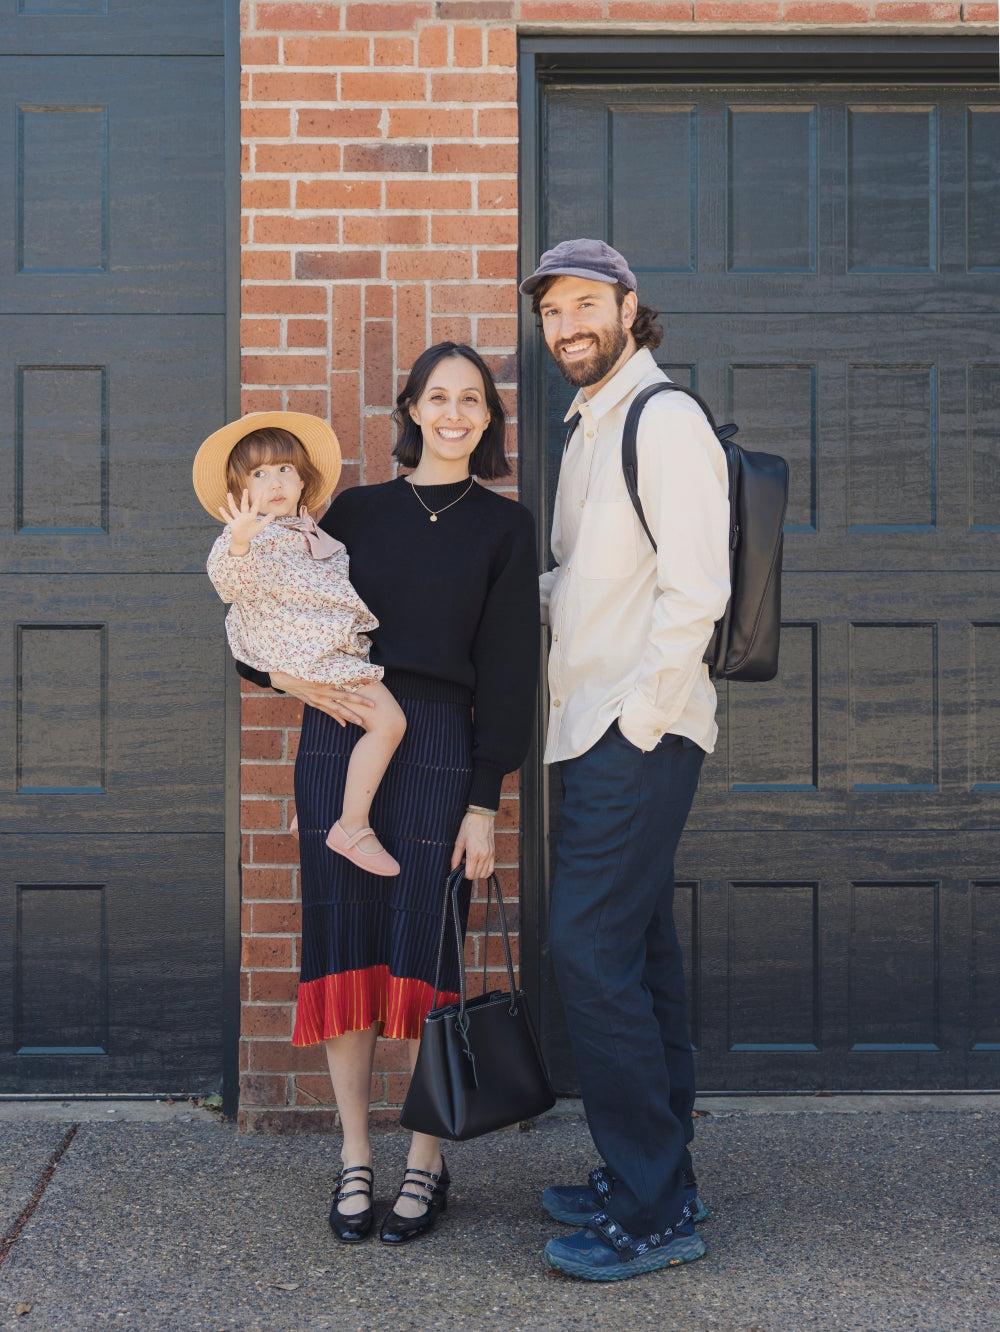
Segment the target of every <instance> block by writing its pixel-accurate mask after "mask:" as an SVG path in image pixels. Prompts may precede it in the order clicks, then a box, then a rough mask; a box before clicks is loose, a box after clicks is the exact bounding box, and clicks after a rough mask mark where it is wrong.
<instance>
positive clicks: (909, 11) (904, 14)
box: [872, 0, 997, 23]
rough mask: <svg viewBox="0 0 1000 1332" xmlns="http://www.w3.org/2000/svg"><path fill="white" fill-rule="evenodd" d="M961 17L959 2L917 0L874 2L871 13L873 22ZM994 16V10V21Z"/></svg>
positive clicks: (953, 20)
mask: <svg viewBox="0 0 1000 1332" xmlns="http://www.w3.org/2000/svg"><path fill="white" fill-rule="evenodd" d="M961 17H962V6H961V5H960V4H920V3H918V0H895V2H894V3H881V4H880V3H877V2H876V4H875V6H874V12H873V14H872V18H873V20H874V22H875V23H957V22H959V20H960V19H961ZM996 17H997V15H996V10H994V12H993V19H994V22H995V21H996Z"/></svg>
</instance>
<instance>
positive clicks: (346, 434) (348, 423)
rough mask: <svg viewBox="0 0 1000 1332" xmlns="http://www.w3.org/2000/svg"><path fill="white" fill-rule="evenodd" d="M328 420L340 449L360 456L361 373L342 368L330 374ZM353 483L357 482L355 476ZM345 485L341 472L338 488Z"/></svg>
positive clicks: (357, 456) (348, 453)
mask: <svg viewBox="0 0 1000 1332" xmlns="http://www.w3.org/2000/svg"><path fill="white" fill-rule="evenodd" d="M330 421H331V424H332V425H333V428H334V430H335V431H336V432H337V439H338V441H339V442H340V451H341V453H343V454H344V456H345V457H347V458H360V456H361V375H360V374H359V372H358V371H357V370H344V371H341V372H340V373H338V374H335V375H331V376H330ZM353 484H354V485H356V484H357V478H355V479H354V481H353ZM345 485H346V482H345V478H344V474H343V472H341V476H340V485H339V486H338V490H340V489H343V488H344V487H345Z"/></svg>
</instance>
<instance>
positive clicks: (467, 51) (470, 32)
mask: <svg viewBox="0 0 1000 1332" xmlns="http://www.w3.org/2000/svg"><path fill="white" fill-rule="evenodd" d="M451 44H452V50H453V52H454V63H455V64H456V65H458V66H460V67H461V68H464V69H473V68H478V67H479V66H480V65H481V64H482V63H483V29H482V27H481V26H480V25H477V26H476V27H474V28H464V27H457V26H456V27H455V28H453V29H452V34H451Z"/></svg>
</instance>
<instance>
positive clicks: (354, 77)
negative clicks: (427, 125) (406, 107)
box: [331, 71, 427, 105]
mask: <svg viewBox="0 0 1000 1332" xmlns="http://www.w3.org/2000/svg"><path fill="white" fill-rule="evenodd" d="M331 100H334V101H335V100H337V99H336V98H333V99H331ZM339 100H340V101H342V102H376V103H378V104H380V105H384V104H385V103H387V102H425V101H426V100H427V77H426V75H424V74H417V73H412V74H386V73H385V72H384V71H380V72H379V73H375V72H369V73H367V74H351V73H345V74H342V75H341V77H340V99H339Z"/></svg>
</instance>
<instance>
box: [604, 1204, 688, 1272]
mask: <svg viewBox="0 0 1000 1332" xmlns="http://www.w3.org/2000/svg"><path fill="white" fill-rule="evenodd" d="M690 1220H691V1209H690V1207H689V1206H688V1204H687V1203H685V1204H684V1207H683V1210H682V1211H681V1214H680V1217H679V1219H678V1221H677V1223H676V1225H673V1226H667V1227H666V1228H665V1229H664V1230H662V1231H654V1232H653V1233H652V1234H651V1235H640V1236H638V1238H635V1239H633V1237H632V1236H631V1235H630V1234H629V1233H628V1231H627V1230H623V1229H622V1227H621V1226H620V1225H619V1224H618V1222H617V1221H616V1220H615V1219H614V1217H613V1216H609V1215H608V1213H607V1212H598V1213H597V1215H596V1216H592V1217H591V1218H590V1220H589V1221H588V1222H587V1228H588V1229H589V1230H592V1231H593V1232H594V1234H595V1235H597V1236H598V1238H599V1239H602V1240H604V1242H605V1244H607V1245H609V1247H610V1248H612V1249H614V1251H615V1253H617V1255H618V1257H619V1258H620V1259H621V1260H622V1262H623V1263H629V1262H631V1261H632V1260H633V1259H634V1258H641V1257H642V1255H643V1254H644V1253H649V1252H650V1250H651V1249H661V1248H662V1247H663V1246H664V1245H665V1244H669V1243H670V1241H671V1240H672V1239H673V1238H674V1235H675V1234H676V1233H677V1228H678V1226H682V1225H684V1224H685V1223H686V1222H688V1221H690Z"/></svg>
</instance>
